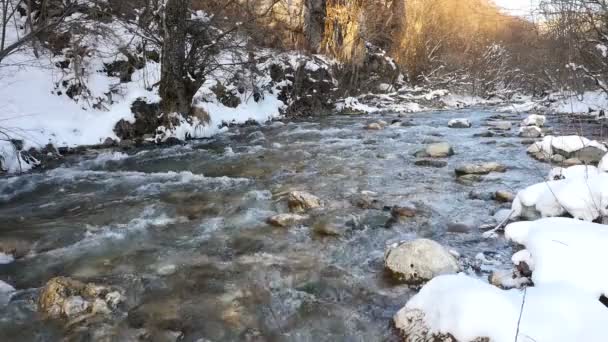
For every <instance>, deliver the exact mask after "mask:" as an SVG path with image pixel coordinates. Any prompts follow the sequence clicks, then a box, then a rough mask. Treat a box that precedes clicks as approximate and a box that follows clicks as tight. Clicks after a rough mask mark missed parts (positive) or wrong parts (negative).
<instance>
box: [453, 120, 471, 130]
mask: <svg viewBox="0 0 608 342" xmlns="http://www.w3.org/2000/svg"><path fill="white" fill-rule="evenodd" d="M471 126H473V124H471V121H470V120H469V119H465V118H459V119H452V120H450V121H449V122H448V127H450V128H471Z"/></svg>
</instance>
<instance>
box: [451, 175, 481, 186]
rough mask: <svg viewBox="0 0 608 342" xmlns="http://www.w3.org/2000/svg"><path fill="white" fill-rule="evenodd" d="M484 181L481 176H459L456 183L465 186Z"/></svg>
mask: <svg viewBox="0 0 608 342" xmlns="http://www.w3.org/2000/svg"><path fill="white" fill-rule="evenodd" d="M482 180H483V177H482V176H481V175H462V176H458V177H457V178H456V181H457V182H458V183H461V184H464V185H472V184H473V183H475V182H481V181H482Z"/></svg>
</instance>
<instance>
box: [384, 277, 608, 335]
mask: <svg viewBox="0 0 608 342" xmlns="http://www.w3.org/2000/svg"><path fill="white" fill-rule="evenodd" d="M523 300H524V292H523V291H520V290H508V291H506V290H500V289H498V288H497V287H494V286H492V285H489V284H487V283H485V282H483V281H481V280H478V279H475V278H471V277H468V276H465V275H462V274H460V275H446V276H440V277H437V278H435V279H433V280H431V281H430V282H429V283H428V284H426V285H425V286H424V287H423V288H422V290H421V291H420V292H419V293H418V294H417V295H415V296H414V297H413V298H412V299H411V300H410V301H409V302H408V303H407V304H406V306H405V307H404V308H403V309H401V310H400V311H399V312H398V313H397V314H396V315H395V318H394V319H395V324H396V326H397V328H399V329H401V330H402V331H403V332H404V334H406V340H408V341H431V340H433V339H432V336H439V335H447V334H450V335H452V336H453V337H455V338H456V339H457V340H458V341H473V340H475V339H476V338H480V337H486V338H489V339H490V340H491V341H492V342H512V341H515V340H516V339H515V334H516V332H517V330H518V320H519V318H520V311H521V308H522V302H523ZM416 318H419V319H418V320H417V319H416ZM606 322H608V310H607V309H606V307H604V306H603V305H602V304H600V303H599V301H598V300H597V298H591V297H589V296H587V295H584V294H581V293H579V292H577V291H576V290H575V289H573V288H570V287H568V286H566V285H557V284H550V285H545V286H543V287H542V288H541V287H533V288H528V289H527V290H526V293H525V304H524V306H523V312H522V314H521V322H520V324H519V336H518V339H517V340H518V341H522V342H523V341H527V342H532V341H551V342H572V341H590V342H596V341H597V342H600V341H605V339H606V336H608V325H606ZM421 324H423V325H425V326H424V327H421V326H420V325H421ZM423 331H424V332H423ZM408 334H410V336H409V338H407V337H408ZM414 334H415V335H416V336H413V335H414ZM417 338H419V339H417Z"/></svg>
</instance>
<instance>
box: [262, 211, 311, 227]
mask: <svg viewBox="0 0 608 342" xmlns="http://www.w3.org/2000/svg"><path fill="white" fill-rule="evenodd" d="M306 219H307V217H306V216H302V215H298V214H278V215H274V216H272V217H269V218H268V220H267V222H268V223H269V224H271V225H273V226H275V227H289V226H292V225H294V224H297V223H298V222H302V221H304V220H306Z"/></svg>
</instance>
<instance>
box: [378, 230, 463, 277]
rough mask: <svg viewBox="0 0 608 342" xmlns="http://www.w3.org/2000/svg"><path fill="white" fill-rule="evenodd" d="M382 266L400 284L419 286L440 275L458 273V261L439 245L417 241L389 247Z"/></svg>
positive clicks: (426, 240) (433, 242)
mask: <svg viewBox="0 0 608 342" xmlns="http://www.w3.org/2000/svg"><path fill="white" fill-rule="evenodd" d="M384 266H385V268H386V269H387V270H388V271H390V272H391V274H392V275H393V276H394V277H395V278H396V279H397V280H399V281H400V282H403V283H405V284H408V285H420V284H422V283H424V282H427V281H429V280H431V279H433V278H434V277H436V276H439V275H442V274H452V273H457V272H458V271H460V265H459V264H458V260H456V258H455V257H454V256H453V255H452V254H450V252H449V251H448V250H447V249H446V248H444V247H443V246H441V245H440V244H439V243H437V242H435V241H433V240H428V239H418V240H413V241H408V242H405V243H402V244H397V245H394V246H391V247H390V248H389V249H388V250H387V251H386V253H385V254H384Z"/></svg>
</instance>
